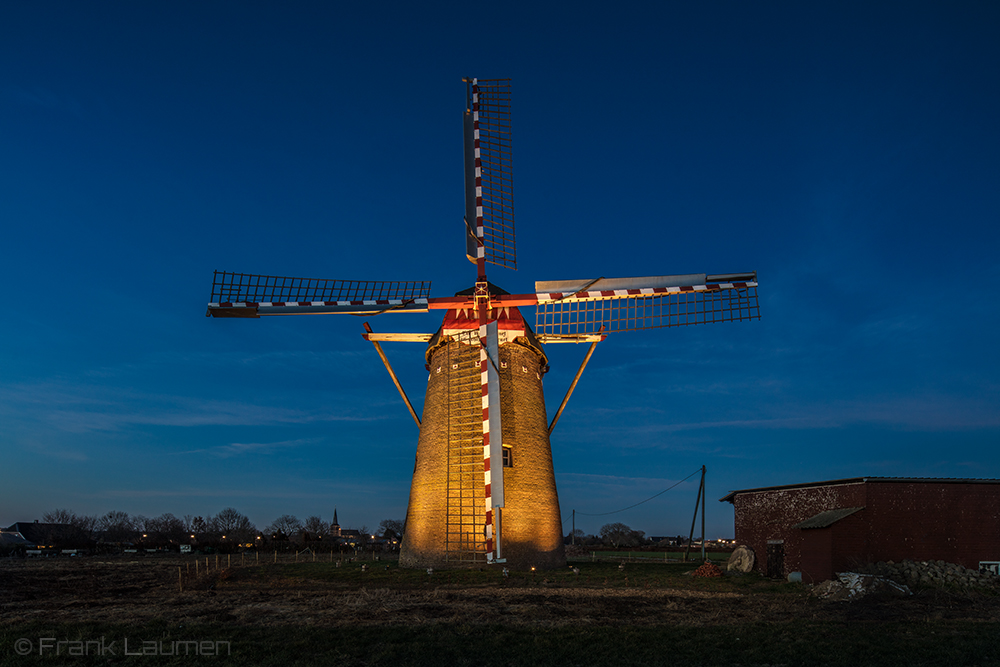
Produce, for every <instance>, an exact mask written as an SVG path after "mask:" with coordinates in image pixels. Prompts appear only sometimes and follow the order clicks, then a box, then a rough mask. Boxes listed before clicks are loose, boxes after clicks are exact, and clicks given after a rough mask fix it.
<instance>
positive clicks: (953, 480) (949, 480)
mask: <svg viewBox="0 0 1000 667" xmlns="http://www.w3.org/2000/svg"><path fill="white" fill-rule="evenodd" d="M868 482H888V483H895V482H903V483H908V484H1000V479H964V478H961V477H850V478H848V479H834V480H829V481H826V482H806V483H805V484H785V485H783V486H762V487H760V488H757V489H742V490H740V491H730V492H729V493H727V494H726V495H725V496H723V497H722V498H719V502H720V503H721V502H730V503H731V502H733V500H734V499H735V498H736V496H738V495H739V494H741V493H757V492H760V491H782V490H784V489H806V488H809V487H814V486H839V485H842V484H866V483H868Z"/></svg>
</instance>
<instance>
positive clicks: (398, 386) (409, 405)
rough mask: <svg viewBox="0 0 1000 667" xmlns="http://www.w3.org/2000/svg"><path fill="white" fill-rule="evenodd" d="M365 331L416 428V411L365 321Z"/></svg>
mask: <svg viewBox="0 0 1000 667" xmlns="http://www.w3.org/2000/svg"><path fill="white" fill-rule="evenodd" d="M364 326H365V331H366V332H367V334H365V335H364V337H365V339H367V340H370V341H371V343H372V345H374V346H375V351H376V352H378V356H379V358H380V359H382V363H383V364H385V369H386V370H387V371H389V377H391V378H392V383H393V384H394V385H396V389H397V390H399V395H400V396H402V397H403V402H404V403H406V408H407V409H408V410H409V411H410V414H411V415H412V416H413V421H415V422H416V423H417V428H420V417H418V416H417V411H416V410H414V409H413V404H412V403H410V399H409V397H407V395H406V392H405V391H403V385H401V384H400V383H399V378H398V377H396V372H395V371H393V370H392V366H391V365H390V364H389V359H388V357H386V356H385V352H383V351H382V346H381V345H379V344H378V341H377V340H372V338H371V336H372V335H373V334H372V328H371V327H370V326H369V325H368V323H367V322H365V324H364Z"/></svg>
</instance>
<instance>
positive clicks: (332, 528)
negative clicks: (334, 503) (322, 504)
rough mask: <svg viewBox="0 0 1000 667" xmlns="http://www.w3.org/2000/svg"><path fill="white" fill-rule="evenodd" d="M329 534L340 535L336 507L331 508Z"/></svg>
mask: <svg viewBox="0 0 1000 667" xmlns="http://www.w3.org/2000/svg"><path fill="white" fill-rule="evenodd" d="M330 535H331V536H332V537H340V522H339V521H337V508H336V507H334V508H333V523H331V524H330Z"/></svg>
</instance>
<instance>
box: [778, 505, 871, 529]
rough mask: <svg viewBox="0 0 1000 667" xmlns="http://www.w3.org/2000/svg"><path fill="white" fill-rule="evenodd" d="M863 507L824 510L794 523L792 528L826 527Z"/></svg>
mask: <svg viewBox="0 0 1000 667" xmlns="http://www.w3.org/2000/svg"><path fill="white" fill-rule="evenodd" d="M863 509H864V507H841V508H840V509H835V510H826V511H825V512H820V513H819V514H817V515H816V516H811V517H809V518H808V519H806V520H805V521H803V522H802V523H797V524H795V525H794V526H792V528H826V527H828V526H832V525H833V524H835V523H837V522H838V521H840V520H841V519H843V518H845V517H849V516H851V515H852V514H854V513H855V512H859V511H861V510H863Z"/></svg>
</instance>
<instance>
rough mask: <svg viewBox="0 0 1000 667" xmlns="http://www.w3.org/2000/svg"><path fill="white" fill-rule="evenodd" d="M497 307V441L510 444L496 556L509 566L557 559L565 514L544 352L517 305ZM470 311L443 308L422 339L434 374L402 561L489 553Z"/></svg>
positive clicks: (548, 564)
mask: <svg viewBox="0 0 1000 667" xmlns="http://www.w3.org/2000/svg"><path fill="white" fill-rule="evenodd" d="M495 317H496V319H497V320H498V324H499V326H500V343H501V345H500V351H499V356H500V359H499V375H500V397H501V420H502V424H503V443H504V447H505V448H509V449H507V456H505V458H506V461H505V464H509V465H505V466H504V493H505V507H504V508H503V510H502V514H501V516H502V519H501V531H502V532H501V538H502V549H503V553H502V557H503V558H505V559H506V560H507V566H508V567H513V568H529V567H532V566H534V567H538V568H554V567H562V566H564V565H565V564H566V557H565V554H564V551H563V538H562V521H561V518H560V513H559V499H558V496H557V494H556V483H555V475H554V473H553V469H552V451H551V448H550V445H549V437H548V422H547V419H546V414H545V400H544V396H543V393H542V376H543V374H544V372H545V368H546V365H547V360H546V357H545V353H544V351H543V350H542V347H541V345H540V344H539V343H538V341H537V339H535V337H534V335H533V334H532V333H531V330H530V329H529V328H528V327H527V325H526V324H525V323H524V320H523V318H521V315H520V313H519V312H518V311H517V310H516V309H509V310H508V311H507V312H504V313H499V314H498V315H495ZM472 318H473V316H472V315H471V314H469V313H461V312H455V311H449V313H448V315H447V316H446V318H445V324H444V325H443V326H442V329H441V330H440V331H439V332H438V334H436V335H435V337H434V339H433V340H432V341H431V343H430V345H429V346H428V349H427V354H426V359H427V363H428V366H429V369H430V378H429V380H428V383H427V394H426V397H425V400H424V413H423V419H422V425H421V428H420V440H419V442H418V444H417V457H416V463H415V466H414V470H413V482H412V485H411V487H410V504H409V507H408V508H407V513H406V535H405V538H404V540H403V546H402V550H401V553H400V565H402V566H403V567H463V566H476V565H480V564H485V562H486V557H485V549H486V543H485V536H484V534H483V526H484V514H485V509H484V495H485V489H484V480H483V448H482V381H481V376H480V368H479V341H478V338H477V336H476V331H475V327H476V324H477V323H476V321H475V320H474V319H472ZM499 463H500V462H496V463H495V464H494V465H499Z"/></svg>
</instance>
